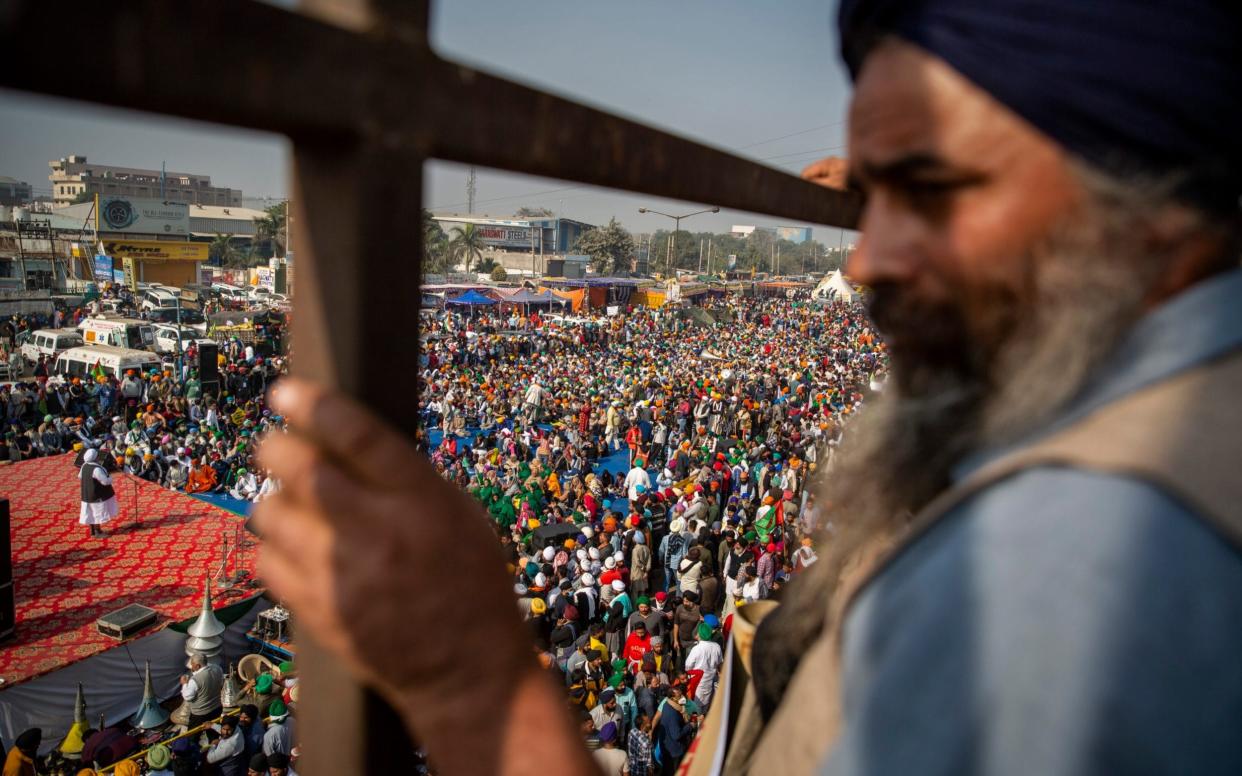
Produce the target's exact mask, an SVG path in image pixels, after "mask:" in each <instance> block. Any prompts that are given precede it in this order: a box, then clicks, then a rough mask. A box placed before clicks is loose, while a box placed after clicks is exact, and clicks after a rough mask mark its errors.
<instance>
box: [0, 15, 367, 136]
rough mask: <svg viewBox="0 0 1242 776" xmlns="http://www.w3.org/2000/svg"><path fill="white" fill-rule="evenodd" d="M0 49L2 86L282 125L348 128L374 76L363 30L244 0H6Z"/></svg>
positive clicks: (294, 129) (256, 125)
mask: <svg viewBox="0 0 1242 776" xmlns="http://www.w3.org/2000/svg"><path fill="white" fill-rule="evenodd" d="M66 24H71V25H72V27H73V29H74V30H77V31H78V32H79V33H80V34H79V35H78V36H77V37H76V39H75V41H74V44H73V45H72V46H53V45H52V38H49V37H48V35H49V34H50V33H53V32H54V31H56V30H63V29H65V25H66ZM53 37H54V36H53ZM0 47H3V50H4V51H5V52H6V55H7V57H8V61H9V62H21V63H28V64H23V65H22V66H12V67H4V68H0V84H3V85H5V86H11V87H14V88H17V89H24V90H27V91H34V92H42V93H44V94H51V95H57V96H61V97H69V98H73V99H79V100H88V101H91V102H99V103H106V104H109V105H116V106H120V107H124V108H134V109H138V110H144V111H153V112H156V113H167V114H171V115H175V116H180V117H184V118H191V119H201V120H204V121H213V122H217V123H221V124H233V125H238V126H244V127H249V128H253V129H259V130H267V131H272V132H282V133H286V134H290V135H296V134H335V133H351V132H354V131H355V129H356V127H357V125H358V122H359V118H360V117H361V116H364V115H365V114H366V112H367V110H368V106H369V105H370V104H371V99H370V97H369V95H368V93H367V90H368V89H370V88H379V87H382V86H383V85H374V84H370V83H368V82H367V80H366V79H364V78H361V77H360V76H362V75H364V74H365V73H366V68H365V67H363V66H360V65H358V64H357V63H362V62H365V61H366V57H367V53H368V50H369V49H368V47H367V45H366V39H365V38H363V37H360V36H359V35H358V34H356V33H352V32H349V31H347V30H344V29H341V28H339V27H336V26H333V25H330V24H324V23H322V22H319V21H316V20H314V19H310V18H308V17H305V16H302V15H300V14H297V13H294V12H291V11H288V10H284V9H280V8H276V7H274V6H271V5H267V4H265V3H259V2H254V1H253V0H125V1H124V2H118V3H100V2H91V1H88V0H59V1H58V2H48V1H47V0H6V2H4V4H3V11H0Z"/></svg>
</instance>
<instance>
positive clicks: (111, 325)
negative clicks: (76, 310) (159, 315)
mask: <svg viewBox="0 0 1242 776" xmlns="http://www.w3.org/2000/svg"><path fill="white" fill-rule="evenodd" d="M78 330H79V331H81V332H82V339H83V340H85V341H86V344H87V345H112V346H113V347H117V348H130V349H132V350H152V349H153V348H155V329H154V328H152V326H151V324H150V323H148V322H147V321H140V320H138V319H137V318H112V317H105V316H102V315H99V316H92V317H90V318H83V319H82V322H81V323H79V324H78Z"/></svg>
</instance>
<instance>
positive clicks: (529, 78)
mask: <svg viewBox="0 0 1242 776" xmlns="http://www.w3.org/2000/svg"><path fill="white" fill-rule="evenodd" d="M835 6H836V3H835V2H829V3H824V2H823V1H822V0H782V2H779V3H768V2H759V0H675V1H674V2H670V1H669V0H626V1H625V2H603V0H527V2H523V3H514V2H506V1H503V0H451V2H440V3H434V4H433V32H432V38H433V43H434V45H435V46H436V47H437V49H438V50H439V51H440V52H441V53H442V54H444V55H445V56H448V57H451V58H455V59H458V60H461V61H464V62H468V63H469V64H472V65H476V66H478V67H481V68H483V69H487V70H491V71H493V72H497V73H499V74H502V75H505V76H508V77H511V78H514V79H516V80H521V81H525V82H528V83H531V84H533V85H536V86H539V87H542V88H547V89H550V90H554V91H557V92H560V93H562V94H565V95H568V96H570V97H574V98H576V99H580V100H584V101H587V102H590V103H593V104H595V105H598V106H601V107H605V108H607V109H609V110H611V111H613V112H617V113H621V114H625V115H629V116H632V117H635V118H638V119H640V120H643V121H646V122H649V123H654V124H657V125H660V126H662V127H664V128H667V129H670V130H673V131H675V132H678V133H680V134H684V135H688V136H690V137H693V138H696V139H698V140H702V141H704V142H707V143H710V144H712V145H716V146H720V147H723V148H728V149H733V150H735V151H738V152H739V153H741V154H743V155H746V156H750V157H752V158H756V159H764V160H765V161H766V163H768V164H771V165H774V166H777V167H781V168H783V169H787V170H792V171H796V170H798V169H800V168H801V167H802V166H804V165H805V164H807V163H808V162H810V161H813V160H814V159H817V158H819V157H821V156H826V155H829V154H833V153H841V152H842V148H841V145H842V143H843V142H844V140H843V137H844V130H845V125H844V118H845V109H846V102H847V99H848V95H849V85H848V80H847V78H846V74H845V70H844V67H843V66H842V65H841V63H840V60H839V59H838V56H837V51H836V33H835V27H834V23H833V19H834V14H835ZM0 125H2V126H3V127H4V129H5V131H4V133H3V142H0V175H8V176H11V177H15V178H18V179H19V180H25V181H28V182H30V183H31V184H32V185H34V186H35V187H36V190H38V189H43V190H44V192H43V193H47V190H48V187H49V183H48V179H47V174H48V167H47V162H48V160H50V159H54V158H59V157H61V156H66V155H68V154H71V153H80V154H86V155H87V156H88V158H90V159H91V160H92V161H96V162H99V163H103V164H117V165H125V166H134V167H150V168H158V167H159V166H160V162H161V161H164V162H166V163H167V165H168V169H169V170H176V171H179V172H194V173H206V174H209V175H211V177H212V180H213V182H214V183H216V184H217V185H225V186H231V187H234V188H241V189H242V190H243V191H244V192H245V194H246V196H247V197H248V198H249V197H255V196H272V197H283V196H285V194H286V190H287V187H286V180H285V178H286V171H287V169H288V164H287V148H288V147H287V143H286V142H285V141H284V139H283V138H281V137H277V136H272V135H263V134H259V133H252V132H240V131H237V130H230V129H225V128H222V127H218V126H214V125H208V124H200V123H194V122H185V121H171V120H168V119H164V118H159V119H153V118H151V117H150V116H146V115H143V114H139V113H133V112H128V111H118V110H114V109H105V108H100V107H97V106H91V105H88V104H83V103H69V102H64V101H55V100H49V99H44V98H36V97H31V96H28V95H25V94H21V93H18V92H12V91H4V90H0ZM428 185H429V191H428V195H427V197H428V198H427V204H428V205H429V206H431V207H433V208H437V209H444V210H450V211H459V212H464V211H465V209H466V206H465V199H466V194H465V168H464V167H461V166H459V165H455V164H448V163H434V164H432V165H429V167H428ZM569 186H572V184H569V183H565V182H562V181H557V180H549V179H545V178H530V177H526V176H517V175H512V174H508V173H496V172H490V171H486V170H482V169H481V170H480V171H479V180H478V195H477V205H476V208H475V209H476V210H478V211H480V212H486V213H489V214H492V215H506V214H510V213H512V212H513V210H515V209H516V208H518V207H520V206H522V205H534V206H545V207H548V208H551V209H552V210H554V211H559V212H561V213H563V215H565V216H566V217H569V218H578V219H581V220H584V221H589V222H593V223H600V222H604V221H606V220H607V219H608V218H609V217H610V216H613V215H615V216H617V217H618V218H619V219H620V220H621V221H622V222H623V223H624V224H625V225H626V226H627V227H629V228H631V229H633V230H635V231H653V230H654V229H657V228H665V227H666V226H667V225H668V220H667V219H664V218H660V217H658V216H650V215H648V216H641V215H639V214H638V213H637V208H638V207H639V206H642V205H646V206H648V207H653V208H656V209H659V210H669V212H673V211H672V210H671V209H675V208H678V207H684V206H686V204H687V203H680V204H678V203H671V202H668V201H661V200H657V199H653V198H651V197H646V196H639V195H628V194H617V193H614V192H611V191H608V190H601V189H595V188H591V187H574V188H570V189H568V190H565V189H566V188H567V187H569ZM690 204H691V205H692V204H693V203H690ZM690 209H693V207H691V208H690ZM734 223H761V224H770V223H776V222H775V221H774V220H772V219H770V218H767V217H756V216H750V215H747V214H744V213H738V212H736V211H723V212H721V213H720V214H719V215H705V216H699V217H696V218H695V219H691V220H689V221H687V222H685V223H684V224H683V227H685V228H692V229H704V230H705V229H713V230H716V231H726V230H727V229H728V228H729V226H730V225H731V224H734ZM816 237H817V238H818V239H820V240H824V241H825V242H831V243H835V242H836V241H837V238H838V232H837V230H835V229H823V228H819V229H816ZM846 239H847V240H848V239H849V238H848V236H847V238H846Z"/></svg>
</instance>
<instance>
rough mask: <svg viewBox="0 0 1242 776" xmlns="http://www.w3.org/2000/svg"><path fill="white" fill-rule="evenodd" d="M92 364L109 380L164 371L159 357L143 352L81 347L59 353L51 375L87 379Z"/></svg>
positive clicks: (93, 367)
mask: <svg viewBox="0 0 1242 776" xmlns="http://www.w3.org/2000/svg"><path fill="white" fill-rule="evenodd" d="M96 365H98V366H99V367H100V368H101V369H102V370H103V371H104V372H105V373H107V374H109V375H111V376H113V377H120V376H123V375H124V374H125V372H126V371H128V370H130V369H133V370H136V371H139V372H150V371H151V370H152V369H163V368H164V365H163V362H161V361H160V357H159V356H157V355H155V354H154V353H150V352H148V351H146V350H131V349H129V348H116V347H112V346H111V345H84V346H82V347H80V348H70V349H69V350H66V351H65V352H64V353H61V354H60V356H59V357H58V358H57V359H56V365H55V367H54V368H53V370H52V372H53V373H54V374H57V375H60V376H62V377H65V378H71V377H84V378H89V377H90V375H91V373H92V372H94V371H95V366H96Z"/></svg>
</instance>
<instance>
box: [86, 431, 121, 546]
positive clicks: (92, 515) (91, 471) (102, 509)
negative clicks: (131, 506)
mask: <svg viewBox="0 0 1242 776" xmlns="http://www.w3.org/2000/svg"><path fill="white" fill-rule="evenodd" d="M98 458H99V451H98V450H95V449H94V448H91V449H90V450H87V451H86V453H85V454H84V455H83V456H82V468H81V469H80V470H79V471H78V479H79V480H81V482H82V512H81V514H80V516H79V518H78V522H79V523H81V524H82V525H86V526H90V529H91V536H104V535H105V534H104V531H103V528H101V527H100V526H102V525H103V524H104V523H106V522H108V521H109V520H111V519H113V518H114V517H116V516H117V511H118V509H117V503H116V492H115V491H113V490H112V477H110V476H108V471H107V470H106V469H104V467H103V466H102V465H101V464H99V463H97V459H98Z"/></svg>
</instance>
